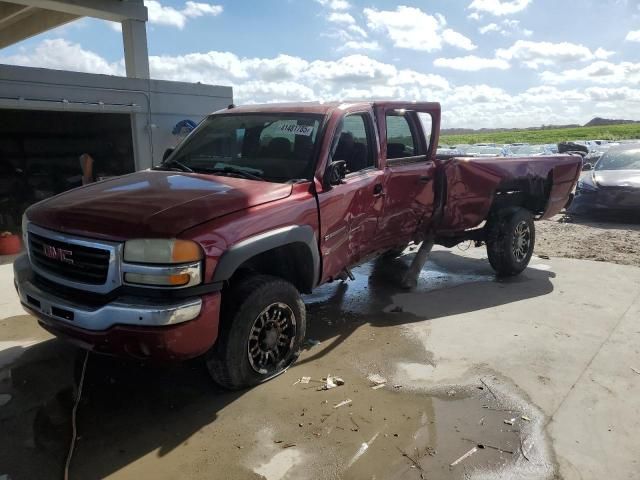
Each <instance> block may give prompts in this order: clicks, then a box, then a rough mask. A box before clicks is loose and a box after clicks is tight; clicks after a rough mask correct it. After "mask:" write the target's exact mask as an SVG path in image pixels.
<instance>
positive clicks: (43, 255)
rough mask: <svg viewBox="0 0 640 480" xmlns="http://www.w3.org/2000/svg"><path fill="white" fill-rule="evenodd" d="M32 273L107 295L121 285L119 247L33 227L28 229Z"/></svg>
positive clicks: (119, 245) (30, 225)
mask: <svg viewBox="0 0 640 480" xmlns="http://www.w3.org/2000/svg"><path fill="white" fill-rule="evenodd" d="M27 231H28V234H27V242H28V245H29V258H30V260H31V265H32V266H33V269H34V271H35V272H36V273H37V274H39V275H41V276H42V277H44V278H46V279H48V280H52V281H54V282H57V283H60V284H62V285H66V286H69V287H72V288H77V289H80V290H86V291H90V292H95V293H108V292H110V291H111V290H113V289H114V288H117V287H118V286H120V284H121V278H120V262H119V259H120V252H121V244H119V243H115V242H106V241H102V240H92V239H87V238H83V237H76V236H71V235H66V234H62V233H59V232H54V231H51V230H47V229H44V228H41V227H38V226H36V225H33V224H29V226H28V228H27Z"/></svg>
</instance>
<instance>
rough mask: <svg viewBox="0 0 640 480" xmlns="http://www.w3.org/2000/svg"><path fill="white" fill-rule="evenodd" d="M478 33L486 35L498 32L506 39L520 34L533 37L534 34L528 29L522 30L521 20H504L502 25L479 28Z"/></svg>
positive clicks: (494, 24) (490, 24)
mask: <svg viewBox="0 0 640 480" xmlns="http://www.w3.org/2000/svg"><path fill="white" fill-rule="evenodd" d="M478 31H479V32H480V33H481V34H482V35H486V34H487V33H490V32H496V33H499V34H500V35H502V36H504V37H509V36H511V35H518V34H521V35H523V36H525V37H530V36H531V35H533V32H532V31H531V30H527V29H526V28H520V21H519V20H510V19H504V20H502V22H500V24H497V23H489V24H488V25H485V26H484V27H480V28H478Z"/></svg>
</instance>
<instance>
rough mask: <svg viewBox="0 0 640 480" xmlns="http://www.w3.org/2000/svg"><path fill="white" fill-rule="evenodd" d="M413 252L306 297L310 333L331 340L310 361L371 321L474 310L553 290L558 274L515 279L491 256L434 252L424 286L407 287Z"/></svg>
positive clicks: (397, 321)
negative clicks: (498, 269) (501, 273)
mask: <svg viewBox="0 0 640 480" xmlns="http://www.w3.org/2000/svg"><path fill="white" fill-rule="evenodd" d="M411 259H412V255H406V254H405V255H404V256H402V257H400V258H395V259H385V258H379V259H377V260H376V261H374V262H372V263H369V264H365V265H363V266H361V267H358V268H357V269H354V271H353V273H354V275H355V277H356V279H355V281H353V282H346V283H344V282H339V283H337V284H328V285H324V286H322V287H320V288H319V289H318V291H316V292H314V294H312V295H309V296H307V297H306V298H305V302H306V303H307V311H308V314H307V338H309V339H312V340H318V341H321V342H329V343H328V345H327V344H325V346H324V348H323V349H322V350H321V351H320V352H319V353H317V354H315V355H311V356H308V357H306V358H305V359H304V360H302V361H300V362H298V363H299V364H300V363H306V362H311V361H313V360H316V359H317V358H320V357H321V356H324V355H326V354H327V353H329V352H330V351H331V350H333V349H334V348H336V347H337V346H339V345H340V344H341V343H342V342H343V341H344V340H346V339H347V338H348V337H349V336H350V335H351V334H352V333H353V332H354V331H355V330H356V329H357V328H358V327H360V326H361V325H363V324H365V323H367V324H369V325H371V326H373V327H386V326H394V325H402V324H408V323H413V322H418V321H425V320H427V321H428V320H433V319H436V318H442V317H448V316H452V315H458V314H462V313H469V312H474V311H479V310H484V309H487V308H492V307H496V306H500V305H506V304H509V303H514V302H519V301H521V300H526V299H529V298H534V297H539V296H542V295H546V294H548V293H551V292H552V291H553V283H552V282H551V279H552V278H554V277H555V273H553V272H551V271H549V270H548V268H549V267H548V266H547V265H533V266H530V267H529V268H527V269H526V270H525V271H524V272H523V273H522V274H520V275H519V276H517V277H513V278H498V277H496V276H495V273H494V272H493V270H492V269H491V266H490V265H489V262H488V261H487V260H486V259H477V258H470V257H464V256H460V255H455V254H453V253H451V252H450V251H443V250H438V251H434V252H433V253H432V254H431V255H430V257H429V261H428V262H427V264H426V265H425V268H424V269H423V271H422V274H421V276H420V280H419V282H418V286H417V288H416V289H414V290H412V291H405V290H402V289H401V288H400V287H399V285H400V279H401V278H402V275H403V274H404V272H405V271H406V269H407V266H408V264H409V263H410V261H411Z"/></svg>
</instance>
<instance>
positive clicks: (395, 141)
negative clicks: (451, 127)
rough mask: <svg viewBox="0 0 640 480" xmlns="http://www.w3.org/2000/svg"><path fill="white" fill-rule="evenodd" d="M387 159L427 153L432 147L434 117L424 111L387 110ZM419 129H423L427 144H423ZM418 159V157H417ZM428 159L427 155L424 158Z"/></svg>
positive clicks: (411, 156) (412, 156)
mask: <svg viewBox="0 0 640 480" xmlns="http://www.w3.org/2000/svg"><path fill="white" fill-rule="evenodd" d="M385 120H386V122H385V123H386V129H387V160H395V159H400V158H414V157H419V156H422V155H426V153H427V151H428V150H429V147H430V141H431V130H432V119H431V115H430V114H428V113H424V112H411V111H405V110H390V111H388V112H386V115H385ZM419 129H423V131H424V137H425V141H426V145H424V146H423V145H422V142H421V137H420V133H419ZM417 160H418V159H417ZM422 160H423V161H426V160H427V158H426V157H425V158H424V159H422Z"/></svg>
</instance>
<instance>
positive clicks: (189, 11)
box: [182, 2, 223, 18]
mask: <svg viewBox="0 0 640 480" xmlns="http://www.w3.org/2000/svg"><path fill="white" fill-rule="evenodd" d="M222 10H223V8H222V6H220V5H211V4H210V3H199V2H187V3H186V6H185V8H184V10H182V14H183V15H184V16H185V17H189V18H195V17H201V16H203V15H212V16H214V17H215V16H216V15H220V14H221V13H222Z"/></svg>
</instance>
